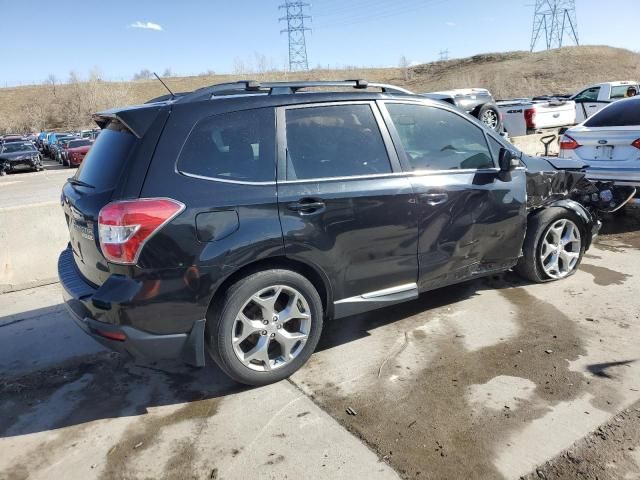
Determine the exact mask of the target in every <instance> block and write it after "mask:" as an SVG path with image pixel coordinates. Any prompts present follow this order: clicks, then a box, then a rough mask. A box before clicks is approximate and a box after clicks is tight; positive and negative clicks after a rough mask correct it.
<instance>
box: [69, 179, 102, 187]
mask: <svg viewBox="0 0 640 480" xmlns="http://www.w3.org/2000/svg"><path fill="white" fill-rule="evenodd" d="M67 182H69V183H70V184H71V185H77V186H79V187H86V188H96V187H94V186H93V185H90V184H88V183H87V182H83V181H82V180H78V179H77V178H73V177H70V178H67Z"/></svg>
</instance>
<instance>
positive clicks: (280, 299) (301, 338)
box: [232, 285, 311, 372]
mask: <svg viewBox="0 0 640 480" xmlns="http://www.w3.org/2000/svg"><path fill="white" fill-rule="evenodd" d="M310 329H311V309H310V308H309V302H308V301H307V299H306V298H305V297H304V295H303V294H302V293H300V292H299V291H298V290H296V289H295V288H293V287H289V286H285V285H274V286H271V287H267V288H264V289H262V290H260V291H259V292H257V293H255V294H254V295H252V296H251V297H250V298H249V299H248V300H247V301H246V302H245V303H244V305H243V306H242V308H241V309H240V311H239V312H238V314H237V315H236V320H235V321H234V323H233V332H232V342H233V350H234V352H235V354H236V356H237V357H238V359H239V360H240V361H241V362H242V363H243V364H244V365H245V366H246V367H248V368H250V369H252V370H256V371H260V372H269V371H271V370H275V369H277V368H281V367H283V366H285V365H287V364H289V363H290V362H291V361H293V360H294V359H295V358H296V357H297V356H298V355H299V354H300V352H302V350H303V348H304V345H305V343H306V342H307V339H308V338H309V332H310Z"/></svg>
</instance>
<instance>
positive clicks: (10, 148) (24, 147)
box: [2, 143, 36, 153]
mask: <svg viewBox="0 0 640 480" xmlns="http://www.w3.org/2000/svg"><path fill="white" fill-rule="evenodd" d="M29 151H33V152H35V151H36V149H35V147H34V146H33V145H32V144H30V143H7V144H5V145H4V147H2V153H15V152H29Z"/></svg>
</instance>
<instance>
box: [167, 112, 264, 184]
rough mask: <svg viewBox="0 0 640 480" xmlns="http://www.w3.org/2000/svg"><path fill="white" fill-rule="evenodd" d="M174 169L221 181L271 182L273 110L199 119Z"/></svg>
mask: <svg viewBox="0 0 640 480" xmlns="http://www.w3.org/2000/svg"><path fill="white" fill-rule="evenodd" d="M178 170H179V171H180V172H183V173H187V174H191V175H198V176H202V177H207V178H218V179H221V180H233V181H240V182H273V181H275V178H276V159H275V113H274V110H273V109H270V108H261V109H256V110H245V111H242V112H232V113H223V114H220V115H215V116H213V117H208V118H206V119H204V120H202V121H200V122H199V123H198V124H197V125H196V126H195V127H194V129H193V130H192V131H191V134H190V135H189V138H188V139H187V141H186V143H185V144H184V147H183V148H182V151H181V152H180V158H179V159H178Z"/></svg>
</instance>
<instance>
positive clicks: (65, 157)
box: [62, 138, 93, 167]
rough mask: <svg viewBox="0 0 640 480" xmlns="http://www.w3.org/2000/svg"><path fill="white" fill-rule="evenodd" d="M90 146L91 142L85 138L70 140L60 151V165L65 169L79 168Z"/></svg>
mask: <svg viewBox="0 0 640 480" xmlns="http://www.w3.org/2000/svg"><path fill="white" fill-rule="evenodd" d="M91 145H93V141H91V140H89V139H86V138H83V139H78V140H70V141H69V142H67V143H66V144H65V146H64V149H63V150H62V164H63V165H65V166H67V167H79V166H80V164H81V163H82V160H84V157H85V155H86V154H87V152H88V151H89V149H90V148H91Z"/></svg>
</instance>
